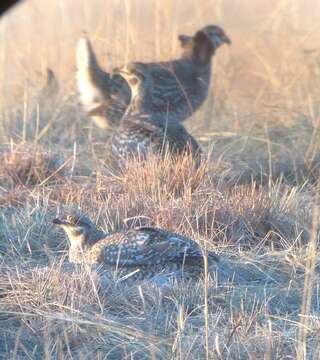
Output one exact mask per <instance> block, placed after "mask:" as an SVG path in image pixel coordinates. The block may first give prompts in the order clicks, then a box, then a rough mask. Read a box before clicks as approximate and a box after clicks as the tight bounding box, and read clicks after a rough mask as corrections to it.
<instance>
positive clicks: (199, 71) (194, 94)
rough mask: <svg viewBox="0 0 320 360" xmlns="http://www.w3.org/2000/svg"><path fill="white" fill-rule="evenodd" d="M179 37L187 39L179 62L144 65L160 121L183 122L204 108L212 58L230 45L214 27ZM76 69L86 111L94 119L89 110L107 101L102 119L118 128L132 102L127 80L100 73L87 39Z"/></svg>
mask: <svg viewBox="0 0 320 360" xmlns="http://www.w3.org/2000/svg"><path fill="white" fill-rule="evenodd" d="M210 31H211V33H212V36H211V39H209V40H210V41H209V40H208V39H207V38H208V36H207V35H203V36H200V35H202V34H211V33H210ZM199 34H200V35H199ZM180 38H183V39H184V40H183V41H181V46H182V49H183V54H182V56H181V58H180V59H177V60H173V61H167V62H152V63H147V64H145V65H146V66H147V67H148V71H149V72H150V74H151V76H152V79H153V82H154V88H153V91H154V94H153V95H154V96H153V101H152V106H151V110H152V113H153V114H154V116H155V117H159V118H160V119H163V118H164V116H167V117H168V118H170V120H175V121H184V120H185V119H187V118H188V117H189V116H191V115H192V114H193V113H194V112H195V111H196V110H197V109H198V108H199V107H200V106H201V104H202V103H203V102H204V100H205V99H206V98H207V95H208V88H209V85H210V80H211V60H212V56H213V55H214V53H215V51H216V50H217V49H218V47H220V46H221V45H222V44H223V43H230V40H229V38H228V37H227V36H226V35H225V34H224V32H223V30H222V29H221V28H219V27H217V26H214V25H211V26H207V27H205V28H203V29H201V30H199V31H198V32H197V33H196V34H195V35H194V36H193V37H188V36H180ZM186 38H187V39H188V40H185V39H186ZM204 38H205V40H204ZM77 66H78V73H77V74H78V75H77V77H78V89H79V93H80V98H81V99H82V100H81V101H82V104H83V105H84V108H85V110H86V111H87V112H88V114H89V116H92V115H91V114H90V111H91V110H92V109H93V108H95V107H96V106H97V105H98V104H99V101H104V102H105V104H108V106H105V107H104V113H103V114H101V115H100V119H103V118H104V122H105V123H106V124H108V125H106V126H117V124H119V122H120V120H121V119H122V117H123V115H124V113H125V111H126V109H127V107H128V105H129V103H130V99H131V92H130V88H129V87H128V85H127V83H126V81H125V80H124V79H123V78H121V76H114V77H111V76H110V74H108V73H106V72H104V71H103V70H101V68H100V66H99V64H98V62H97V59H96V56H95V54H94V51H93V49H92V46H91V44H90V42H89V40H88V39H87V38H86V37H85V38H82V39H80V41H79V44H78V48H77ZM101 121H102V120H101Z"/></svg>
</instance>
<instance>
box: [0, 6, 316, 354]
mask: <svg viewBox="0 0 320 360" xmlns="http://www.w3.org/2000/svg"><path fill="white" fill-rule="evenodd" d="M46 3H47V5H46V6H47V7H46V8H44V7H43V5H42V4H40V2H37V1H35V0H32V1H30V2H29V4H28V2H26V3H25V4H23V6H22V7H21V8H20V9H19V8H18V9H17V10H14V11H16V15H15V16H13V15H14V11H13V12H12V13H11V15H10V16H9V17H7V18H5V19H2V20H1V23H0V28H1V29H0V30H1V39H2V40H3V41H2V42H1V50H3V51H1V53H0V54H1V55H0V63H1V70H0V78H1V93H2V96H1V101H0V103H1V118H0V140H1V148H0V161H1V167H0V358H3V359H43V358H46V359H52V358H57V359H60V358H67V359H68V358H70V359H71V358H79V359H93V358H97V359H119V358H121V359H122V358H124V359H144V358H146V359H150V358H151V359H204V358H208V359H248V358H249V359H262V358H264V359H278V358H286V359H290V358H301V359H302V358H306V359H313V358H314V359H317V358H319V353H320V343H319V328H320V315H319V314H320V312H319V310H320V309H319V306H320V305H319V296H320V293H319V285H320V283H319V276H318V275H319V260H318V222H319V213H318V210H317V209H318V206H319V198H318V192H319V161H320V156H319V154H320V152H319V141H318V137H319V100H320V92H319V84H320V77H319V74H320V61H319V59H320V54H319V51H318V41H319V27H318V26H317V23H316V21H315V20H316V19H318V16H317V14H319V11H320V9H319V5H318V4H317V2H313V7H312V6H311V2H310V4H309V3H307V4H304V6H303V9H302V8H301V6H300V4H299V3H298V2H295V1H292V2H288V1H283V0H282V1H272V2H262V3H263V4H261V8H257V7H255V6H253V3H252V2H249V1H241V2H233V3H232V4H231V3H230V2H229V1H226V2H223V4H222V2H215V4H213V3H212V2H209V1H208V2H207V1H204V2H203V3H202V4H200V5H199V6H198V5H195V2H191V1H184V2H183V3H182V2H181V3H180V2H169V1H165V2H163V1H155V2H153V3H151V2H148V5H145V8H144V12H142V10H141V4H139V3H138V2H129V1H123V2H116V1H108V2H103V3H102V2H101V1H100V0H96V1H94V2H92V4H91V3H90V5H89V3H87V2H79V3H78V5H77V6H75V3H74V2H70V1H65V2H59V3H56V2H46ZM57 4H58V5H57ZM174 4H175V5H174ZM142 14H143V16H142ZM191 14H192V16H191ZM75 15H77V16H75ZM249 15H250V16H249ZM21 19H28V21H29V23H28V21H27V22H26V21H25V22H23V23H22V20H21ZM120 19H122V20H120ZM186 19H187V20H186ZM284 19H286V21H284ZM142 20H143V21H142ZM307 20H308V21H307ZM213 22H218V23H220V24H221V25H222V26H223V27H224V28H225V30H226V32H227V33H228V34H230V37H231V38H232V40H233V45H232V47H231V48H230V49H227V48H224V49H221V51H219V54H217V57H216V59H215V61H214V66H213V74H214V83H213V85H212V89H211V92H210V94H209V97H208V101H207V102H206V103H205V104H204V105H203V107H202V108H201V109H200V111H199V112H197V113H196V114H195V115H194V117H193V118H191V119H189V120H188V121H187V124H186V125H187V127H188V129H189V130H190V131H191V132H192V134H193V135H194V136H195V137H196V138H197V139H198V140H199V142H200V143H201V145H202V147H203V149H204V150H205V153H207V156H206V159H205V161H204V163H203V164H202V165H201V167H200V168H199V169H198V170H197V171H195V170H194V169H193V168H192V167H191V166H190V160H189V159H188V158H183V159H180V161H178V162H172V161H171V159H170V158H169V157H166V158H165V159H164V160H162V161H158V160H157V159H155V158H151V159H150V160H149V161H148V162H147V163H145V164H143V165H142V164H138V163H135V162H132V163H131V164H129V166H128V167H127V168H126V169H125V170H124V171H123V173H121V174H119V173H118V174H112V173H110V171H109V169H108V168H107V165H106V160H107V159H106V154H105V151H104V149H105V142H106V140H107V137H108V133H104V132H101V130H98V129H97V128H95V126H94V125H93V124H92V123H91V122H90V120H89V119H87V118H86V117H85V116H84V115H83V113H82V112H81V109H80V108H79V106H78V104H77V100H76V96H75V84H74V60H73V57H74V47H75V43H76V39H77V38H78V36H79V34H80V31H81V30H82V29H86V30H87V31H88V33H89V35H90V37H91V38H92V40H93V43H94V46H95V48H96V49H97V53H98V55H99V57H100V58H101V63H102V64H103V65H104V66H105V67H106V68H110V67H112V66H113V65H119V64H121V63H123V62H124V61H127V60H131V59H132V60H133V59H139V60H141V59H143V60H152V59H155V58H160V59H166V58H172V57H173V56H178V54H179V49H178V44H177V41H176V35H177V34H178V33H192V32H194V31H195V30H196V29H198V28H200V27H201V26H203V25H205V24H207V23H213ZM50 24H55V25H52V26H51V25H50ZM57 24H60V25H61V26H56V25H57ZM146 29H148V34H146ZM144 35H145V36H144ZM141 38H144V42H143V44H142V43H141ZM46 66H50V67H51V68H53V70H54V71H55V72H56V74H57V77H58V80H59V83H60V91H59V93H58V94H55V95H54V96H52V97H50V98H43V96H42V94H41V92H40V93H39V89H41V88H42V86H43V84H42V78H41V75H40V74H39V71H40V73H42V72H43V71H44V69H45V67H46ZM37 72H38V73H37ZM213 95H214V96H213ZM213 97H214V101H213ZM71 209H76V210H80V211H82V212H85V213H87V214H88V215H89V216H90V217H91V218H92V219H93V220H94V221H95V222H96V223H97V224H98V225H99V226H100V227H101V228H102V229H103V230H105V231H111V230H116V229H121V228H129V227H132V226H138V225H155V226H158V227H163V228H166V229H170V230H173V231H176V232H179V233H181V234H184V235H186V236H189V237H191V238H193V239H194V240H195V241H197V242H199V244H200V245H201V246H203V247H204V248H207V249H210V250H214V251H216V252H217V253H218V254H219V255H220V256H221V262H220V264H219V267H218V270H216V271H212V272H210V273H209V276H208V278H207V277H204V278H203V279H199V280H198V281H195V282H190V281H189V282H188V281H185V282H175V281H172V282H171V283H169V284H167V285H166V286H164V287H159V286H157V285H156V284H155V283H153V282H145V283H142V284H140V285H141V286H126V285H125V284H124V283H112V282H111V283H110V284H104V287H103V288H101V285H100V284H99V282H97V281H96V280H97V279H96V275H95V274H89V273H88V272H87V270H86V269H85V268H79V269H73V268H72V267H71V266H70V264H68V261H67V259H66V251H67V248H68V243H67V241H66V238H65V236H64V234H63V233H62V232H61V231H59V230H58V229H56V228H55V227H54V226H53V225H52V224H51V220H52V219H53V218H54V217H56V215H57V214H59V213H61V212H65V211H68V210H71Z"/></svg>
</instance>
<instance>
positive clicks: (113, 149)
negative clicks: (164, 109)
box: [90, 63, 201, 167]
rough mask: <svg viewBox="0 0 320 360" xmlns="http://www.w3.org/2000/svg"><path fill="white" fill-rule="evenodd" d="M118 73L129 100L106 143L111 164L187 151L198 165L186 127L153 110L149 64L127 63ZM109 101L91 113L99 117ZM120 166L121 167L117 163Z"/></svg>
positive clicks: (195, 145) (198, 152)
mask: <svg viewBox="0 0 320 360" xmlns="http://www.w3.org/2000/svg"><path fill="white" fill-rule="evenodd" d="M118 74H120V75H121V76H122V77H123V78H124V79H125V80H126V81H127V82H128V86H129V87H130V89H131V93H132V96H131V103H130V105H129V107H128V109H127V112H126V114H125V115H124V116H123V119H122V120H121V121H120V126H118V128H116V129H115V130H114V131H113V133H112V135H111V137H110V139H109V142H108V156H109V160H110V163H111V164H113V165H115V167H121V166H122V165H124V164H125V163H126V161H127V160H131V159H133V158H134V159H136V160H145V159H146V158H147V157H148V156H149V155H150V154H157V155H164V154H166V153H167V152H169V153H170V154H171V155H178V156H180V155H183V154H186V153H187V154H189V155H191V156H192V158H193V159H194V160H195V161H196V164H197V165H198V164H199V160H200V155H201V149H200V146H199V145H198V143H197V142H196V140H195V139H194V138H193V137H192V136H191V135H190V134H189V133H188V131H187V130H186V129H185V127H184V126H183V125H182V124H181V123H179V122H177V121H173V120H171V119H170V117H167V116H165V115H164V114H163V115H162V117H159V114H157V115H155V114H154V113H153V112H152V109H153V108H152V104H153V96H154V91H153V78H152V76H151V74H150V72H149V69H148V66H147V65H146V64H142V63H130V64H128V65H126V66H124V67H123V68H121V69H118ZM106 107H108V103H106V104H105V103H102V104H101V105H100V106H98V107H97V108H95V109H94V110H92V111H90V115H94V116H95V115H98V116H101V115H103V114H104V113H105V109H106ZM118 165H120V166H118Z"/></svg>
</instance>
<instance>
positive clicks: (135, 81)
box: [129, 77, 138, 86]
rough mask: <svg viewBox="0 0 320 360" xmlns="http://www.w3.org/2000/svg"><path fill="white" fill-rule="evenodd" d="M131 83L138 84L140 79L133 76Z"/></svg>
mask: <svg viewBox="0 0 320 360" xmlns="http://www.w3.org/2000/svg"><path fill="white" fill-rule="evenodd" d="M129 82H130V85H132V86H134V85H137V83H138V79H137V78H136V77H133V78H132V79H130V80H129Z"/></svg>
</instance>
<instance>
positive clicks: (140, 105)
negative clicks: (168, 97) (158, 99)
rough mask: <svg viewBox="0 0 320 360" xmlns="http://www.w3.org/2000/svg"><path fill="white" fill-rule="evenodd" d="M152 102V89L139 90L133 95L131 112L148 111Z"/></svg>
mask: <svg viewBox="0 0 320 360" xmlns="http://www.w3.org/2000/svg"><path fill="white" fill-rule="evenodd" d="M151 104H152V91H150V90H149V91H138V92H137V93H136V94H135V95H133V98H132V101H131V104H130V113H131V114H138V113H148V112H149V110H150V109H151Z"/></svg>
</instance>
